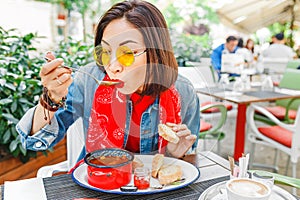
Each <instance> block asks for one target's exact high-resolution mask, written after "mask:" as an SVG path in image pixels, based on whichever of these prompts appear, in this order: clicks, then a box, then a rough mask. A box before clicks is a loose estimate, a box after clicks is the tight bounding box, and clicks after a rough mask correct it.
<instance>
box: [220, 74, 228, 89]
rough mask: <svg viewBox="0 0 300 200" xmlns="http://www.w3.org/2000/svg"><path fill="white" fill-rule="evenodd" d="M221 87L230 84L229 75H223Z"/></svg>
mask: <svg viewBox="0 0 300 200" xmlns="http://www.w3.org/2000/svg"><path fill="white" fill-rule="evenodd" d="M219 84H220V86H223V85H228V84H229V74H221V78H220V81H219Z"/></svg>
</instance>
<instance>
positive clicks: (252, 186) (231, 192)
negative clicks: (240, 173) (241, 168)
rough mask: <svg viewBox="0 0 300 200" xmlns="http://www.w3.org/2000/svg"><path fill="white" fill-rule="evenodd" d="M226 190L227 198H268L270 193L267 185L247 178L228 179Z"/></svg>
mask: <svg viewBox="0 0 300 200" xmlns="http://www.w3.org/2000/svg"><path fill="white" fill-rule="evenodd" d="M226 190H227V198H228V200H241V199H243V200H268V199H269V197H270V195H271V189H270V187H269V186H268V185H266V184H265V183H262V182H259V181H256V180H252V179H248V178H235V179H231V180H229V181H228V182H227V183H226Z"/></svg>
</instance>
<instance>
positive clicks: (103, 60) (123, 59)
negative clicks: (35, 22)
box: [94, 45, 146, 67]
mask: <svg viewBox="0 0 300 200" xmlns="http://www.w3.org/2000/svg"><path fill="white" fill-rule="evenodd" d="M145 52H146V49H145V50H143V51H142V52H139V53H135V52H134V51H133V50H132V49H130V48H129V47H127V46H120V47H118V48H117V51H116V58H117V60H118V62H119V63H120V64H122V65H123V66H125V67H129V66H130V65H132V63H133V62H134V59H135V57H137V56H140V55H142V54H143V53H145ZM94 59H95V61H96V63H97V64H98V65H99V66H106V65H108V64H109V62H110V61H111V51H109V50H108V49H105V48H104V47H102V46H101V45H98V46H96V47H95V48H94Z"/></svg>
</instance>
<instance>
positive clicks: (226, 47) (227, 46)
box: [210, 35, 238, 78]
mask: <svg viewBox="0 0 300 200" xmlns="http://www.w3.org/2000/svg"><path fill="white" fill-rule="evenodd" d="M237 44H238V39H237V38H236V37H235V36H232V35H231V36H228V37H227V38H226V43H224V44H221V45H220V46H218V47H217V48H215V49H214V50H213V52H212V54H211V56H210V58H211V64H212V66H213V67H214V69H215V70H216V72H217V73H218V76H219V78H220V76H221V64H222V54H228V53H236V51H237V49H238V46H237Z"/></svg>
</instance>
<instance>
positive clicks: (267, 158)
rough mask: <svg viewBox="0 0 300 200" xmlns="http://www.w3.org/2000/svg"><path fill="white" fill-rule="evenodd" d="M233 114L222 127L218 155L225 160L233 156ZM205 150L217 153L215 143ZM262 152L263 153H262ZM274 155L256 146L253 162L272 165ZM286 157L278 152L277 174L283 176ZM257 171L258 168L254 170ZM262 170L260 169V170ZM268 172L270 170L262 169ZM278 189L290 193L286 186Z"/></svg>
mask: <svg viewBox="0 0 300 200" xmlns="http://www.w3.org/2000/svg"><path fill="white" fill-rule="evenodd" d="M235 116H236V115H235V113H231V114H230V116H229V118H228V119H227V122H226V124H225V126H224V132H225V134H226V136H225V138H224V139H223V140H222V141H221V151H220V155H221V156H222V157H223V158H225V159H227V158H228V156H232V155H233V150H234V138H235V124H236V123H235ZM213 119H214V120H212V122H211V123H213V121H217V120H216V118H213ZM198 146H199V150H202V149H203V144H202V142H200V141H199V145H198ZM206 147H207V148H206V150H212V151H213V152H215V153H217V142H216V141H208V142H207V143H206ZM249 151H250V143H249V142H247V141H246V144H245V153H253V152H249ZM262 152H263V153H262ZM274 155H275V151H274V149H272V148H270V147H266V146H262V145H258V144H257V145H256V148H255V162H258V163H264V164H272V163H273V160H274ZM287 159H288V156H287V154H285V153H283V152H280V153H279V162H278V163H279V174H283V175H285V170H286V163H287ZM255 169H259V168H255ZM260 169H262V168H260ZM263 170H267V171H270V169H263ZM287 175H288V176H291V163H290V164H289V168H288V174H287ZM297 178H300V161H299V162H298V165H297ZM280 187H283V188H285V189H286V190H287V191H289V192H291V187H288V186H282V185H280ZM297 194H298V196H300V189H299V190H298V191H297Z"/></svg>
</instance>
